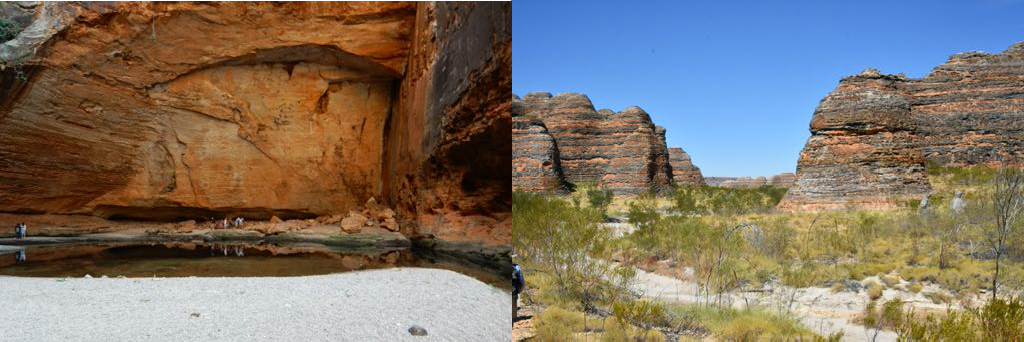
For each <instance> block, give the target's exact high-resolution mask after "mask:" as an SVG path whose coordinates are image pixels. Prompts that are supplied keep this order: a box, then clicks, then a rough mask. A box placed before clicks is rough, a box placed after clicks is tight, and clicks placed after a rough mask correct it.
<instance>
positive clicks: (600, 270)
mask: <svg viewBox="0 0 1024 342" xmlns="http://www.w3.org/2000/svg"><path fill="white" fill-rule="evenodd" d="M512 213H513V215H512V230H513V232H514V234H512V244H513V246H514V247H515V248H516V250H517V252H518V254H519V256H520V257H521V258H523V260H524V263H527V264H528V266H530V268H531V269H534V270H537V271H540V272H544V273H546V274H548V275H549V279H548V280H549V282H548V285H549V286H550V289H549V291H550V292H549V293H548V296H549V297H557V298H561V301H563V302H575V303H578V305H571V306H570V307H580V308H591V307H593V306H595V305H597V304H598V303H612V302H616V301H618V300H619V299H621V298H624V297H626V296H628V295H629V291H628V290H627V289H626V287H627V286H628V283H629V281H630V279H632V278H633V277H635V274H634V271H633V269H632V268H630V267H616V266H615V265H613V264H611V263H608V262H604V261H602V259H606V258H608V257H609V254H610V253H611V251H610V250H609V247H610V246H611V245H612V242H613V241H614V240H613V238H612V232H611V230H610V229H609V228H606V227H603V226H601V225H599V224H598V223H600V222H602V220H603V218H602V214H601V212H600V211H599V210H597V209H595V208H580V207H575V206H570V205H569V204H568V203H566V202H565V201H561V200H558V199H551V198H547V197H544V196H540V195H533V194H526V193H519V192H516V193H513V195H512ZM567 306H569V305H567Z"/></svg>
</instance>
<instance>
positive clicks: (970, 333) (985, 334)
mask: <svg viewBox="0 0 1024 342" xmlns="http://www.w3.org/2000/svg"><path fill="white" fill-rule="evenodd" d="M901 314H902V315H903V316H904V317H912V316H913V310H911V311H909V312H903V313H901ZM893 330H895V331H896V333H897V334H898V335H899V339H900V340H905V341H1021V340H1024V307H1022V303H1021V301H1020V299H1019V298H1014V299H1010V300H1009V301H1005V300H1002V299H996V300H991V301H989V302H988V303H986V304H985V306H983V307H981V308H978V309H971V310H967V311H964V312H957V311H952V310H950V311H947V313H946V315H945V317H936V316H935V315H928V316H927V317H926V318H925V319H924V320H923V321H919V320H912V319H904V320H903V321H902V322H901V324H898V325H897V326H896V327H895V328H894V329H893Z"/></svg>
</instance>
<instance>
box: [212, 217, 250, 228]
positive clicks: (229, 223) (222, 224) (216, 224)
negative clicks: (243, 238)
mask: <svg viewBox="0 0 1024 342" xmlns="http://www.w3.org/2000/svg"><path fill="white" fill-rule="evenodd" d="M210 221H213V229H217V228H223V229H228V227H239V228H240V227H242V225H243V224H245V219H244V218H242V217H241V216H239V217H236V218H235V219H234V220H232V219H230V218H228V217H225V218H224V219H223V220H220V221H214V220H213V218H210Z"/></svg>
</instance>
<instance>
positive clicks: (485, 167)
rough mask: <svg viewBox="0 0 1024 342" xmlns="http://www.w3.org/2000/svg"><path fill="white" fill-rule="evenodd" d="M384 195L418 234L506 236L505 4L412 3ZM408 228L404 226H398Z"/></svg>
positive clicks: (508, 29)
mask: <svg viewBox="0 0 1024 342" xmlns="http://www.w3.org/2000/svg"><path fill="white" fill-rule="evenodd" d="M418 8H419V10H418V11H417V14H416V18H415V28H414V30H413V41H412V45H411V47H410V48H411V50H412V52H411V54H412V58H410V61H409V66H408V71H407V73H406V77H405V78H404V79H403V80H402V82H401V85H400V89H399V91H398V98H397V101H395V104H394V105H395V112H396V113H399V114H400V115H395V116H392V117H391V120H389V121H388V123H387V125H388V129H387V136H386V142H387V146H386V148H385V151H386V152H385V153H386V154H385V161H384V169H385V174H384V179H383V181H384V191H385V196H386V197H387V199H388V201H389V202H390V203H394V204H395V205H396V206H397V207H398V209H399V212H400V214H402V216H403V218H404V219H405V220H407V221H413V222H415V223H416V226H417V227H418V228H417V231H415V232H410V233H413V234H420V235H434V236H440V237H444V238H446V239H449V240H474V241H481V240H482V241H489V242H497V243H506V244H507V243H509V242H511V239H512V230H511V214H512V213H511V210H512V208H511V202H512V193H511V191H512V177H511V174H510V172H509V171H508V170H509V169H508V165H509V164H510V163H511V155H512V153H511V149H512V146H511V145H512V138H511V134H510V131H511V128H512V115H511V112H512V46H511V44H512V22H511V12H512V6H511V4H510V3H507V2H506V3H471V2H460V3H454V2H453V3H447V2H436V3H419V4H418ZM405 226H406V225H403V227H405Z"/></svg>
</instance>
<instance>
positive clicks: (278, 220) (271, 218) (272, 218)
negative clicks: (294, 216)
mask: <svg viewBox="0 0 1024 342" xmlns="http://www.w3.org/2000/svg"><path fill="white" fill-rule="evenodd" d="M270 223H281V218H279V217H277V215H274V216H271V217H270Z"/></svg>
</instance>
